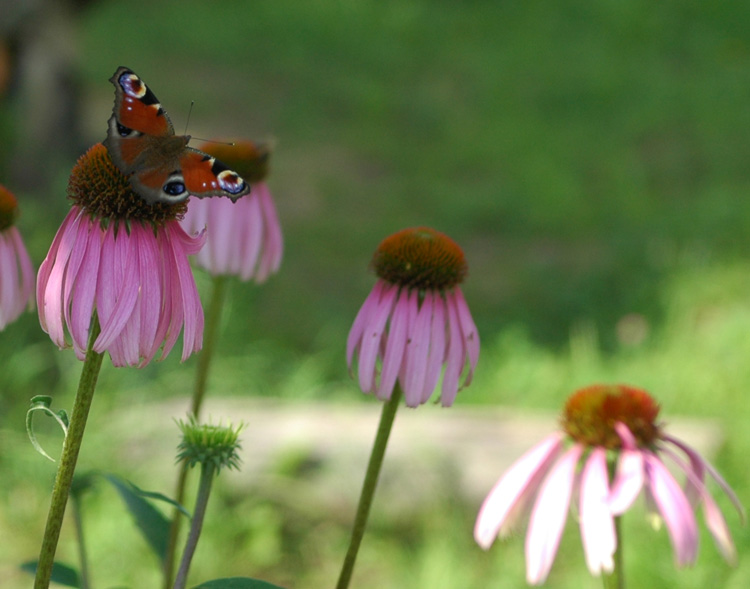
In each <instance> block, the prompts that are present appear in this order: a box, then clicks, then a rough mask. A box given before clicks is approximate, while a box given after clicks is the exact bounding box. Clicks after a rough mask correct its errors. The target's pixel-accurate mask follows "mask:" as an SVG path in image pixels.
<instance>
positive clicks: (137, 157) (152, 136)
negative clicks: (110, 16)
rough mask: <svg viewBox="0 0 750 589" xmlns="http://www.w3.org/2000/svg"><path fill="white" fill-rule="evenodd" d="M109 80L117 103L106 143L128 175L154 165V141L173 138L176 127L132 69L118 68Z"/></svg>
mask: <svg viewBox="0 0 750 589" xmlns="http://www.w3.org/2000/svg"><path fill="white" fill-rule="evenodd" d="M110 82H112V84H114V86H115V105H114V108H113V109H112V116H111V117H110V118H109V121H108V126H107V138H106V139H105V141H104V145H105V146H106V148H107V149H108V150H109V153H110V156H111V157H112V161H113V162H114V163H115V165H116V166H117V167H118V168H120V170H121V171H122V173H123V174H126V175H128V174H131V173H132V172H133V171H134V170H136V169H137V168H139V167H144V166H148V165H151V166H153V162H152V161H150V160H153V159H154V157H155V155H154V150H153V147H154V144H155V143H156V142H157V141H158V139H159V138H163V139H165V140H167V139H168V138H171V137H174V127H172V121H170V120H169V117H168V116H167V113H166V111H165V110H164V109H163V108H162V107H161V104H160V103H159V99H158V98H156V96H155V95H154V93H153V92H151V89H150V88H149V87H148V86H147V85H146V84H145V82H144V81H143V80H141V78H140V77H139V76H138V75H137V74H135V73H134V72H133V71H132V70H130V69H128V68H126V67H120V68H118V69H117V71H116V72H115V74H114V75H113V76H112V77H111V78H110ZM185 144H187V140H184V141H183V143H182V146H184V145H185Z"/></svg>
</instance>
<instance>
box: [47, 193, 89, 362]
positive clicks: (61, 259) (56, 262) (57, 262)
mask: <svg viewBox="0 0 750 589" xmlns="http://www.w3.org/2000/svg"><path fill="white" fill-rule="evenodd" d="M76 213H77V211H76V210H75V207H73V208H72V209H71V211H70V213H68V215H67V217H65V220H64V221H63V224H62V225H61V226H60V229H58V232H57V235H58V236H60V240H59V241H57V237H55V240H54V241H53V242H52V247H51V248H50V253H49V254H48V255H47V258H46V259H45V261H44V262H43V263H42V267H41V268H40V269H39V277H40V280H39V281H38V282H39V285H38V286H37V291H38V293H39V294H38V295H37V296H38V298H39V299H41V301H40V304H39V318H40V323H41V324H42V329H45V330H46V331H47V333H48V334H49V336H50V338H51V339H52V341H53V342H54V343H55V344H57V347H59V348H64V347H66V342H65V330H64V327H63V306H64V304H65V302H64V292H65V290H66V288H67V286H66V283H67V282H68V281H67V280H66V270H67V266H68V260H69V259H70V256H71V253H72V251H73V249H74V247H75V245H76V237H77V233H78V231H79V229H78V225H79V222H80V219H81V215H79V214H76ZM53 251H54V255H53ZM48 260H49V261H50V265H49V266H48V265H47V261H48ZM45 276H46V278H47V279H46V280H44V277H45ZM42 317H44V320H43V321H42Z"/></svg>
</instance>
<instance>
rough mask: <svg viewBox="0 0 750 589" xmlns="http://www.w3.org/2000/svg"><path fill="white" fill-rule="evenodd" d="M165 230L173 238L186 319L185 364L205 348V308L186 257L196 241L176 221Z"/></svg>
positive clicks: (184, 336)
mask: <svg viewBox="0 0 750 589" xmlns="http://www.w3.org/2000/svg"><path fill="white" fill-rule="evenodd" d="M165 228H166V229H167V230H168V232H169V236H170V238H171V239H170V245H171V248H170V249H171V254H172V256H173V259H174V262H175V267H176V269H177V277H178V280H179V286H180V295H181V297H180V299H181V300H180V303H181V305H182V312H183V317H184V325H183V328H182V361H183V362H184V361H185V360H187V359H188V357H190V355H191V354H193V353H195V352H197V351H199V350H200V349H201V347H202V346H203V321H204V319H203V307H202V306H201V302H200V297H199V295H198V288H197V287H196V285H195V280H194V279H193V273H192V271H191V269H190V263H189V262H188V259H187V255H186V254H187V251H186V250H187V249H188V248H189V247H190V245H191V244H192V242H193V241H194V240H193V239H191V238H190V237H189V236H188V235H187V234H186V233H185V231H184V230H183V229H182V228H181V227H180V225H179V224H178V223H177V222H176V221H173V222H169V223H167V225H166V227H165Z"/></svg>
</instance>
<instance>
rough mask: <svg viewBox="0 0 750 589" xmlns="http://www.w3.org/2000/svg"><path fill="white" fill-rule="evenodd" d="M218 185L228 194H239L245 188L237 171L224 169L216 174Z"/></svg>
mask: <svg viewBox="0 0 750 589" xmlns="http://www.w3.org/2000/svg"><path fill="white" fill-rule="evenodd" d="M217 178H218V179H219V186H221V188H222V190H226V191H227V192H228V193H230V194H239V193H240V192H242V191H243V190H245V181H244V180H243V179H242V178H241V177H240V175H239V174H238V173H237V172H234V171H232V170H224V171H223V172H220V173H219V174H218V175H217Z"/></svg>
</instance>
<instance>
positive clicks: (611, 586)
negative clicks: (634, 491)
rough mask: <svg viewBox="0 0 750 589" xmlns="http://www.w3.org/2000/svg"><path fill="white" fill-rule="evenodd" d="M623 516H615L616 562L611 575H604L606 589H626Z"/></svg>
mask: <svg viewBox="0 0 750 589" xmlns="http://www.w3.org/2000/svg"><path fill="white" fill-rule="evenodd" d="M621 519H622V518H621V516H619V515H618V516H615V518H614V520H615V539H616V541H617V548H615V554H614V562H615V568H614V570H613V571H612V572H611V573H609V574H606V573H605V574H603V575H602V581H603V582H604V589H625V572H624V571H623V568H622V521H621Z"/></svg>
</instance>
